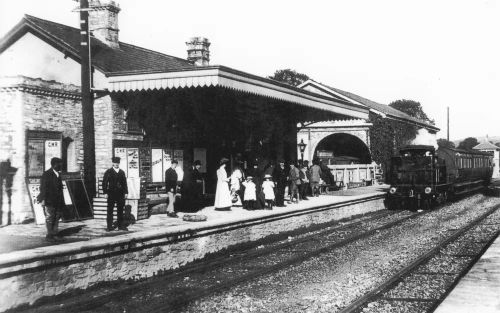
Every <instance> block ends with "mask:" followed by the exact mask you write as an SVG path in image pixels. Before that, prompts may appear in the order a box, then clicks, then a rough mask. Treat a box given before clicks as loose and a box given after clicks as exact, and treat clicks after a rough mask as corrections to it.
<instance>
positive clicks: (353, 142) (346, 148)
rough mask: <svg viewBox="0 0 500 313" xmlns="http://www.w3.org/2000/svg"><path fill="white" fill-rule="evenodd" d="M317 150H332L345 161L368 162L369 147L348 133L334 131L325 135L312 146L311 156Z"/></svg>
mask: <svg viewBox="0 0 500 313" xmlns="http://www.w3.org/2000/svg"><path fill="white" fill-rule="evenodd" d="M318 151H332V152H333V155H334V156H335V157H344V160H343V162H344V164H345V163H350V162H354V163H359V164H370V163H371V162H372V159H371V153H370V149H369V148H368V146H367V145H366V143H365V142H364V141H363V140H361V139H360V138H359V137H358V136H354V135H353V134H349V133H334V134H330V135H328V136H325V137H324V138H323V139H321V140H320V141H319V142H318V143H317V144H316V146H315V147H314V152H313V157H315V156H317V155H318V154H317V153H318Z"/></svg>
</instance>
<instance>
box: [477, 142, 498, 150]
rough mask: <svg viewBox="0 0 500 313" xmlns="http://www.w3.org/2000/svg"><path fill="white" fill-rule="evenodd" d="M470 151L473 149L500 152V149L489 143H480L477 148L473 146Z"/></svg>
mask: <svg viewBox="0 0 500 313" xmlns="http://www.w3.org/2000/svg"><path fill="white" fill-rule="evenodd" d="M472 149H474V150H500V147H498V146H495V145H494V144H492V143H491V142H489V141H487V142H482V143H480V144H478V145H477V146H475V147H474V148H472Z"/></svg>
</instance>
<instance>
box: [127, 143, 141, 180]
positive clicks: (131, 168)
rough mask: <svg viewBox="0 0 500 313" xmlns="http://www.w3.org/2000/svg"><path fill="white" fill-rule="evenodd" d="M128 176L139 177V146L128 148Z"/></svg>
mask: <svg viewBox="0 0 500 313" xmlns="http://www.w3.org/2000/svg"><path fill="white" fill-rule="evenodd" d="M127 163H128V164H127V165H128V167H127V172H126V173H127V177H129V178H139V149H138V148H128V149H127Z"/></svg>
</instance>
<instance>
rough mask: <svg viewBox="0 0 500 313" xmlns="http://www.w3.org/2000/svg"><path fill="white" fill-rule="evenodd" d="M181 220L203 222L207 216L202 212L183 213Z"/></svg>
mask: <svg viewBox="0 0 500 313" xmlns="http://www.w3.org/2000/svg"><path fill="white" fill-rule="evenodd" d="M182 220H183V221H186V222H204V221H206V220H207V216H206V215H202V214H184V216H183V217H182Z"/></svg>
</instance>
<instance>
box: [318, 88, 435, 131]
mask: <svg viewBox="0 0 500 313" xmlns="http://www.w3.org/2000/svg"><path fill="white" fill-rule="evenodd" d="M314 82H315V83H317V84H319V85H321V86H323V87H325V88H327V89H330V90H332V91H334V92H336V93H339V94H341V95H342V96H344V97H347V98H349V99H352V100H354V101H356V102H359V103H361V104H363V105H365V106H367V107H368V108H370V109H373V110H376V111H379V112H382V113H384V114H386V115H389V116H391V117H396V118H399V119H403V120H407V121H412V122H415V123H418V124H420V125H425V126H426V127H427V128H430V129H433V130H439V128H437V127H436V126H435V125H432V124H429V123H427V122H425V121H422V120H420V119H418V118H414V117H413V116H410V115H408V114H406V113H404V112H401V111H399V110H396V109H394V108H392V107H390V106H388V105H386V104H381V103H378V102H375V101H372V100H370V99H366V98H364V97H361V96H358V95H356V94H353V93H352V92H348V91H344V90H341V89H338V88H334V87H331V86H328V85H325V84H323V83H319V82H316V81H314Z"/></svg>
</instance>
